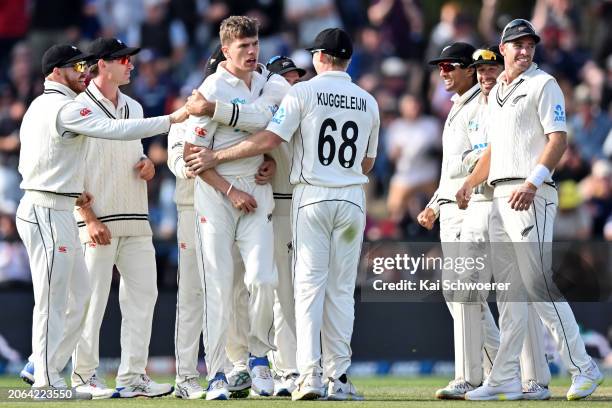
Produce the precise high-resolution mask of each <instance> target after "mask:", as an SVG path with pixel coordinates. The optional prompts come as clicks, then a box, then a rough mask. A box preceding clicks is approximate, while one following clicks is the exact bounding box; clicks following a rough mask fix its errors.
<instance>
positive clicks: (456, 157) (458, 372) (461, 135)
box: [427, 84, 499, 385]
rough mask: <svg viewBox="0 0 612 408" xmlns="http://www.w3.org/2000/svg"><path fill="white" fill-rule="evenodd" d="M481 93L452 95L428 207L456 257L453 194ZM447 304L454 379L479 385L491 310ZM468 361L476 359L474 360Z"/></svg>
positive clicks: (458, 215) (491, 346)
mask: <svg viewBox="0 0 612 408" xmlns="http://www.w3.org/2000/svg"><path fill="white" fill-rule="evenodd" d="M480 94H481V91H480V86H479V85H478V84H476V85H474V86H473V87H472V88H470V89H469V90H467V91H466V92H465V93H463V94H462V95H459V94H455V95H453V97H452V98H451V100H452V101H453V107H452V108H451V110H450V112H449V114H448V117H447V118H446V122H445V123H444V130H443V132H442V169H441V172H440V185H439V187H438V190H437V191H436V192H435V194H434V196H433V197H432V199H431V200H430V201H429V204H427V206H428V207H430V208H432V209H433V210H434V211H435V212H439V216H440V242H441V244H442V252H443V253H444V256H445V257H456V256H459V241H460V237H461V228H462V225H463V218H464V216H465V211H463V210H460V209H459V207H458V206H457V203H456V201H455V193H456V192H457V190H459V188H460V187H461V186H462V184H463V182H464V175H463V164H462V161H463V153H464V152H465V151H467V150H470V148H471V146H470V141H469V139H468V137H467V134H466V131H467V124H468V123H469V121H470V118H471V117H472V115H473V114H474V112H473V106H474V105H475V104H477V103H478V97H479V96H480ZM459 175H461V176H459ZM443 273H444V277H445V278H449V279H453V278H455V272H454V271H444V272H443ZM446 295H453V294H446ZM446 304H447V306H448V308H449V311H450V313H451V315H452V316H453V332H454V335H453V338H454V349H455V379H456V380H465V381H467V382H469V383H470V384H472V385H479V384H480V381H479V379H482V364H477V362H478V361H480V355H481V353H484V355H485V360H484V361H485V366H486V361H489V362H491V361H492V360H493V358H494V357H493V356H494V355H495V352H496V350H497V346H498V344H499V340H497V339H498V336H499V331H498V329H497V326H496V325H495V320H494V319H493V315H492V314H491V310H490V309H489V306H488V304H487V303H486V302H484V301H483V302H482V304H481V305H480V312H481V317H480V318H477V319H474V318H472V319H468V318H467V317H468V316H466V313H465V311H464V310H463V309H462V307H461V304H460V303H458V302H450V301H447V303H446ZM475 327H478V328H480V327H482V328H483V331H484V345H483V347H481V348H479V349H478V352H477V354H476V355H475V354H473V353H471V352H468V351H467V350H468V347H467V346H468V344H467V342H466V336H467V333H468V332H470V331H473V330H475V329H474V328H475ZM470 346H472V347H474V348H475V345H474V344H473V343H470ZM470 360H475V361H476V363H473V362H472V361H470Z"/></svg>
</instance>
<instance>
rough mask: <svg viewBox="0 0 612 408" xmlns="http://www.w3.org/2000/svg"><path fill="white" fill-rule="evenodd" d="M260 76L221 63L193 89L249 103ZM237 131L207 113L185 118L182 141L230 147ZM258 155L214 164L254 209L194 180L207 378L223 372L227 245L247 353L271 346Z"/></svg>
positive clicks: (272, 272) (268, 234)
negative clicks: (239, 282)
mask: <svg viewBox="0 0 612 408" xmlns="http://www.w3.org/2000/svg"><path fill="white" fill-rule="evenodd" d="M265 83H266V77H265V76H263V75H261V74H259V73H258V72H253V73H252V79H251V87H250V88H249V87H247V85H246V84H245V83H244V82H243V81H242V80H241V79H239V78H237V77H235V76H233V75H232V74H230V73H229V72H228V71H227V70H226V69H225V68H224V67H223V65H220V66H219V67H218V68H217V72H216V73H214V74H212V75H210V76H209V77H208V78H206V79H205V80H204V83H203V84H202V86H201V87H200V89H199V91H200V92H201V93H202V94H203V95H204V97H205V98H207V99H209V100H220V101H224V102H232V103H240V104H247V103H250V102H252V101H254V100H255V99H257V97H259V95H260V91H261V89H262V88H263V86H264V85H265ZM248 135H249V133H248V132H245V131H242V130H240V129H238V128H232V127H229V126H224V125H221V124H219V123H217V122H215V121H213V120H212V118H208V117H199V118H195V117H192V118H190V119H189V121H188V123H187V130H186V131H185V141H186V142H189V143H191V144H194V145H198V146H205V147H208V148H211V149H220V148H224V147H229V146H232V145H234V144H236V143H239V142H241V141H242V140H244V139H246V138H247V137H248ZM262 162H263V156H256V157H250V158H246V159H240V160H236V161H233V162H228V163H223V164H221V165H219V166H218V167H217V168H216V170H217V172H218V173H219V174H220V175H221V176H223V177H225V179H227V180H228V181H229V182H230V183H232V184H233V186H234V187H235V188H238V189H240V190H242V191H245V192H247V193H249V194H251V195H252V196H253V197H254V198H255V200H256V201H257V209H256V211H255V212H253V213H250V214H244V213H243V212H241V211H239V210H237V209H235V208H234V207H233V205H232V203H231V202H230V201H229V200H228V199H227V198H226V197H225V195H224V194H223V193H220V192H218V191H216V190H215V189H214V188H213V187H211V186H209V185H208V184H207V183H205V182H203V181H202V180H201V179H200V178H198V179H197V180H196V183H195V196H194V200H195V209H196V212H197V215H198V217H199V223H198V226H199V228H198V233H199V237H198V238H199V243H200V245H202V253H203V280H204V298H205V304H206V306H205V307H206V308H205V310H206V313H205V318H204V320H205V327H204V344H205V349H206V360H207V366H208V370H209V377H210V378H212V377H214V375H215V374H216V373H218V372H224V363H225V353H224V348H225V343H226V340H225V337H226V333H227V328H228V323H229V316H230V313H231V300H230V299H231V296H232V292H233V291H232V287H233V279H234V270H233V269H234V268H233V260H232V259H233V257H232V247H233V246H234V242H235V243H236V245H237V246H238V249H239V251H240V254H241V257H242V260H243V261H244V265H245V277H244V283H245V285H246V287H247V290H248V292H249V322H250V327H249V336H248V343H249V347H248V348H249V352H250V353H251V354H252V355H254V356H259V357H261V356H264V355H265V354H266V353H267V352H268V351H270V350H272V349H274V345H273V339H272V338H271V336H270V333H271V330H272V326H273V323H274V312H273V306H274V289H275V287H276V285H277V281H278V278H277V272H276V268H275V266H274V248H273V246H272V242H273V241H272V240H273V238H272V237H273V229H272V210H273V209H274V201H273V197H272V188H271V186H270V185H263V186H262V185H258V184H256V183H255V175H256V174H257V171H258V169H259V166H260V165H261V163H262Z"/></svg>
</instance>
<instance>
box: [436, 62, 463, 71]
mask: <svg viewBox="0 0 612 408" xmlns="http://www.w3.org/2000/svg"><path fill="white" fill-rule="evenodd" d="M461 67H462V65H461V63H460V62H440V63H439V64H438V68H439V69H440V71H442V72H453V71H454V70H455V69H456V68H461Z"/></svg>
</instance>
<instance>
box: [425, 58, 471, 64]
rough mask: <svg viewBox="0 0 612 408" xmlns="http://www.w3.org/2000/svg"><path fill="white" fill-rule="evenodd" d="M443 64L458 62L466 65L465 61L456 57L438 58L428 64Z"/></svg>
mask: <svg viewBox="0 0 612 408" xmlns="http://www.w3.org/2000/svg"><path fill="white" fill-rule="evenodd" d="M441 62H458V63H460V64H465V61H464V60H462V59H461V58H455V57H438V58H434V59H432V60H430V61H429V62H428V64H429V65H438V64H439V63H441Z"/></svg>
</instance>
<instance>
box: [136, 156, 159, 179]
mask: <svg viewBox="0 0 612 408" xmlns="http://www.w3.org/2000/svg"><path fill="white" fill-rule="evenodd" d="M134 169H135V170H136V171H138V177H140V178H141V179H142V180H144V181H149V180H151V179H152V178H153V177H154V176H155V165H154V164H153V162H152V161H151V160H150V159H149V158H143V159H141V160H139V161H138V163H136V165H135V166H134Z"/></svg>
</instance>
